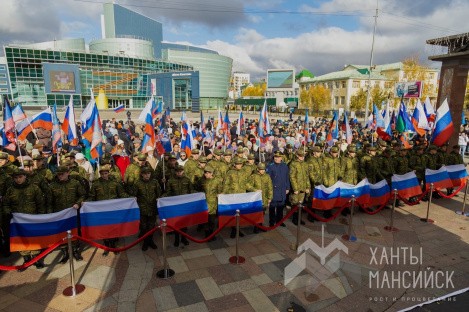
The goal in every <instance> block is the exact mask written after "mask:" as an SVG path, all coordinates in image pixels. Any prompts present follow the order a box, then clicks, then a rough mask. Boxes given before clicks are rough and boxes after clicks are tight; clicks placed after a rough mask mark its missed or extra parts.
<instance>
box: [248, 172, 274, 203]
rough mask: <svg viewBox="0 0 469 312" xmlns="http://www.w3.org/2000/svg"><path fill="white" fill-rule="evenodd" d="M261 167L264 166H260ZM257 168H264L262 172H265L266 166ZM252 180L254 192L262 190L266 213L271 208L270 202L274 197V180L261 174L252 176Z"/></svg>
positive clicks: (257, 173)
mask: <svg viewBox="0 0 469 312" xmlns="http://www.w3.org/2000/svg"><path fill="white" fill-rule="evenodd" d="M259 165H263V166H260V167H259ZM259 165H258V166H257V168H258V169H259V168H264V169H261V170H265V164H259ZM251 179H252V182H251V183H252V191H257V190H262V206H263V209H264V211H265V210H266V209H267V208H268V207H269V202H270V201H271V200H272V198H273V197H274V195H273V186H272V180H271V179H270V176H269V175H268V174H265V173H263V174H260V173H259V172H256V173H255V174H253V175H252V176H251Z"/></svg>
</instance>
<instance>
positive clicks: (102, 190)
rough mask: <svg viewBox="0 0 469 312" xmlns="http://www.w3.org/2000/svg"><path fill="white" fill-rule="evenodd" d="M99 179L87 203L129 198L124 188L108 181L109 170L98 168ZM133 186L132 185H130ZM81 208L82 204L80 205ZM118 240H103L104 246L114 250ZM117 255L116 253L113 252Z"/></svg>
mask: <svg viewBox="0 0 469 312" xmlns="http://www.w3.org/2000/svg"><path fill="white" fill-rule="evenodd" d="M99 175H100V177H99V178H98V179H97V180H95V181H93V185H92V186H91V190H90V192H89V195H88V198H87V201H99V200H109V199H117V198H128V197H130V196H129V194H127V193H126V192H125V190H124V187H123V186H122V184H120V183H119V182H116V181H114V180H113V179H109V169H108V168H105V167H101V168H99ZM132 185H133V184H132ZM82 206H83V203H82ZM117 240H119V239H118V238H109V239H105V240H104V246H106V247H111V248H116V241H117ZM108 254H109V251H107V250H105V251H104V252H103V256H104V257H106V256H107V255H108ZM114 254H118V252H114Z"/></svg>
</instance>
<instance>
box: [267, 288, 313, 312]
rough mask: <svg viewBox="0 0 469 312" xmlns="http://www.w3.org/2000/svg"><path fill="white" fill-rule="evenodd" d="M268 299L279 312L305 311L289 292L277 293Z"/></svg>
mask: <svg viewBox="0 0 469 312" xmlns="http://www.w3.org/2000/svg"><path fill="white" fill-rule="evenodd" d="M268 298H269V299H270V301H272V303H273V304H274V306H275V307H276V308H277V309H278V310H279V311H306V308H305V306H304V305H303V304H302V303H301V301H300V300H299V299H298V298H296V297H295V296H294V295H293V294H292V293H291V292H282V293H278V294H275V295H272V296H269V297H268ZM289 309H292V310H289Z"/></svg>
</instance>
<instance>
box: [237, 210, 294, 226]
mask: <svg viewBox="0 0 469 312" xmlns="http://www.w3.org/2000/svg"><path fill="white" fill-rule="evenodd" d="M297 210H298V206H296V207H295V208H293V209H292V210H290V212H289V213H287V215H286V216H285V217H283V219H282V220H280V221H279V222H277V223H276V224H275V225H274V226H269V227H266V226H262V225H260V224H259V223H256V222H254V221H252V220H251V219H249V218H247V217H246V216H244V215H240V217H241V218H243V219H244V220H246V221H248V222H249V223H251V224H252V225H254V226H256V227H258V228H260V229H261V230H265V231H270V230H274V229H276V228H278V227H279V226H280V225H281V224H282V223H283V222H285V220H287V219H288V218H289V217H290V216H291V215H292V214H293V213H294V212H295V211H297Z"/></svg>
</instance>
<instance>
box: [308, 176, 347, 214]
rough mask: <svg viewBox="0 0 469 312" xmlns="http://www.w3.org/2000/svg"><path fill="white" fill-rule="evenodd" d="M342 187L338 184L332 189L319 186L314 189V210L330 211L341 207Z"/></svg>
mask: <svg viewBox="0 0 469 312" xmlns="http://www.w3.org/2000/svg"><path fill="white" fill-rule="evenodd" d="M340 185H341V182H337V183H335V184H334V185H332V186H331V187H325V186H324V185H319V186H316V187H315V188H314V194H313V208H315V209H321V210H328V209H332V208H334V207H339V206H340V202H341V200H340Z"/></svg>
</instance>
